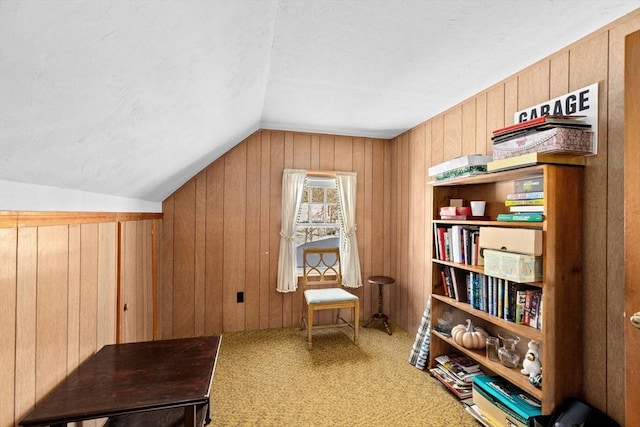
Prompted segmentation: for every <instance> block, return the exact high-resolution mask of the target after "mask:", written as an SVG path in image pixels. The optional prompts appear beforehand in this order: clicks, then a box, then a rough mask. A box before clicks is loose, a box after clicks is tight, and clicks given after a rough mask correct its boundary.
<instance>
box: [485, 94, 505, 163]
mask: <svg viewBox="0 0 640 427" xmlns="http://www.w3.org/2000/svg"><path fill="white" fill-rule="evenodd" d="M486 116H487V128H486V136H485V141H486V143H487V149H486V153H487V155H491V153H492V149H491V144H492V142H491V132H493V131H494V130H496V129H499V128H501V127H504V85H497V86H495V87H494V88H492V89H491V90H489V91H488V92H487V115H486Z"/></svg>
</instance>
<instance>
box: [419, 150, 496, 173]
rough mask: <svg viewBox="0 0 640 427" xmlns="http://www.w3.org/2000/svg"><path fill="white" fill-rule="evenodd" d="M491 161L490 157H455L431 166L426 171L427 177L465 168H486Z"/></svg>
mask: <svg viewBox="0 0 640 427" xmlns="http://www.w3.org/2000/svg"><path fill="white" fill-rule="evenodd" d="M491 160H493V157H492V156H485V155H482V154H470V155H467V156H460V157H456V158H454V159H451V160H447V161H446V162H442V163H439V164H437V165H435V166H431V167H430V168H429V169H428V174H429V176H436V175H439V174H442V173H445V172H449V171H454V170H456V169H461V168H464V167H467V166H486V164H487V163H488V162H490V161H491Z"/></svg>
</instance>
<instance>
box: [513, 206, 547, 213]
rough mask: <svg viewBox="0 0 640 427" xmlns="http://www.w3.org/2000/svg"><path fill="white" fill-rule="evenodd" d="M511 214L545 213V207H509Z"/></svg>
mask: <svg viewBox="0 0 640 427" xmlns="http://www.w3.org/2000/svg"><path fill="white" fill-rule="evenodd" d="M509 212H513V213H517V212H532V213H540V214H541V213H543V212H544V206H543V205H516V206H509Z"/></svg>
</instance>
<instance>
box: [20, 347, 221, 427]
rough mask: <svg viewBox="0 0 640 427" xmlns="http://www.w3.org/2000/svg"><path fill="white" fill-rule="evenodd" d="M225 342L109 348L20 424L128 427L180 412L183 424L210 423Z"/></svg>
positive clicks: (73, 374) (77, 372)
mask: <svg viewBox="0 0 640 427" xmlns="http://www.w3.org/2000/svg"><path fill="white" fill-rule="evenodd" d="M220 341H221V337H219V336H207V337H198V338H180V339H172V340H161V341H149V342H140V343H131V344H114V345H107V346H104V347H102V349H100V351H98V352H97V353H96V354H94V355H93V356H92V357H90V358H89V359H88V360H87V361H85V362H84V363H83V364H82V365H80V366H79V367H78V369H77V370H76V371H75V372H73V373H71V374H70V375H69V376H68V377H67V378H66V379H65V381H64V382H63V383H61V384H60V385H59V386H58V387H56V388H55V389H54V390H53V391H52V392H51V393H50V394H49V395H47V397H45V398H44V399H43V400H42V401H40V402H38V404H37V405H36V407H35V409H34V410H33V411H31V413H29V414H28V415H27V416H26V417H25V418H24V419H23V420H22V421H21V422H20V425H22V426H42V425H53V426H64V425H66V423H69V422H74V421H81V420H86V419H93V418H105V417H110V418H111V419H112V420H113V422H114V424H113V425H125V424H127V422H126V420H127V417H135V416H139V415H140V413H147V414H146V415H149V416H151V418H153V416H152V415H153V414H164V415H163V416H167V411H170V412H171V413H172V414H174V415H175V413H176V411H178V415H179V416H180V418H182V420H183V423H180V425H185V426H189V427H191V426H195V425H196V422H197V418H202V414H205V413H206V415H205V416H206V418H209V417H208V411H209V394H210V392H211V382H212V380H213V373H214V370H215V365H216V360H217V356H218V350H219V348H220ZM150 411H153V412H150ZM111 422H112V421H110V423H111ZM147 425H152V424H147ZM163 425H167V424H163ZM201 425H202V424H201Z"/></svg>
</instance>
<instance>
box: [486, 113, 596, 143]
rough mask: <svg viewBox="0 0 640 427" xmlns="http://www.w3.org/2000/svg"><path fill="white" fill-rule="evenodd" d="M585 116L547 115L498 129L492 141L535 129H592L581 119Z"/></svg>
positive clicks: (494, 132)
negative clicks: (558, 127) (552, 127)
mask: <svg viewBox="0 0 640 427" xmlns="http://www.w3.org/2000/svg"><path fill="white" fill-rule="evenodd" d="M582 118H584V116H562V115H558V114H556V115H552V114H550V115H545V116H540V117H536V118H535V119H531V120H527V121H525V122H520V123H515V124H513V125H510V126H507V127H504V128H501V129H496V130H494V131H493V136H492V137H491V139H494V138H498V137H500V136H507V135H510V134H515V133H516V132H524V131H527V130H534V128H536V129H539V130H542V129H546V128H549V127H551V126H563V127H577V128H580V129H587V128H590V127H591V125H590V124H589V123H587V122H584V121H582V120H581V119H582Z"/></svg>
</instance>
